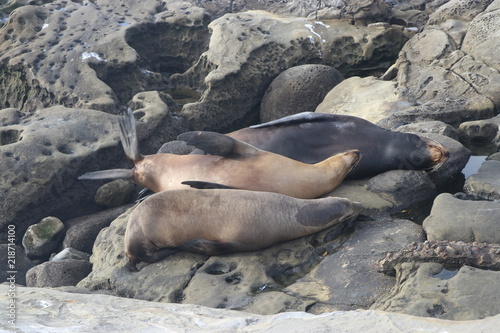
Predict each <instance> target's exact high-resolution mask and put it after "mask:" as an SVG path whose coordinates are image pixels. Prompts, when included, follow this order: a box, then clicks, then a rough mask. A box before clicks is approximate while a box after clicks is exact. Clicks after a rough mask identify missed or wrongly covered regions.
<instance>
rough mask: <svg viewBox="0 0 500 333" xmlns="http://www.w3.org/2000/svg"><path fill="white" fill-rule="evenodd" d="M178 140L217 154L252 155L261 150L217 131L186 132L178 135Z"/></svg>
mask: <svg viewBox="0 0 500 333" xmlns="http://www.w3.org/2000/svg"><path fill="white" fill-rule="evenodd" d="M177 140H179V141H184V142H186V143H187V144H188V145H189V146H195V147H196V148H199V149H201V150H203V151H204V152H205V153H207V154H210V155H217V156H231V155H243V156H252V155H255V154H257V153H258V152H259V149H258V148H255V147H254V146H252V145H249V144H248V143H245V142H242V141H239V140H236V139H233V138H231V137H229V136H227V135H224V134H220V133H215V132H205V131H200V132H186V133H182V134H181V135H179V136H178V137H177Z"/></svg>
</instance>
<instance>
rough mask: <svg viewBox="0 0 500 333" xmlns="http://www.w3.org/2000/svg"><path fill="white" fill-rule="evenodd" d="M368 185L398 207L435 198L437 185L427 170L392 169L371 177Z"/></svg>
mask: <svg viewBox="0 0 500 333" xmlns="http://www.w3.org/2000/svg"><path fill="white" fill-rule="evenodd" d="M366 186H367V188H368V190H370V191H372V192H373V193H377V194H378V195H380V196H381V197H382V198H384V199H385V200H387V201H389V202H391V203H393V205H394V207H395V208H396V209H402V208H406V207H408V206H410V205H412V204H415V203H417V202H420V201H424V200H427V199H430V198H433V197H434V196H435V194H436V186H435V185H434V183H433V182H432V180H431V179H430V178H429V177H428V176H427V174H426V173H425V171H416V170H392V171H388V172H384V173H383V174H380V175H377V176H375V177H373V178H371V179H370V180H369V181H368V182H367V183H366Z"/></svg>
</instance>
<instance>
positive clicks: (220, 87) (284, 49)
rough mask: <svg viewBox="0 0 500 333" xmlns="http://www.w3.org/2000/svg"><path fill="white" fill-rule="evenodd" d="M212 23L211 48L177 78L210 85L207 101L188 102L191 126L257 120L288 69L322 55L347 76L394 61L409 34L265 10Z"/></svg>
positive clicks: (223, 126)
mask: <svg viewBox="0 0 500 333" xmlns="http://www.w3.org/2000/svg"><path fill="white" fill-rule="evenodd" d="M209 28H210V29H211V30H212V35H211V37H210V46H209V49H208V50H207V51H206V52H204V53H203V54H202V56H201V57H200V59H199V61H198V62H197V63H196V64H195V65H194V66H192V67H191V68H190V69H189V70H188V71H186V72H185V73H183V74H175V75H172V77H171V83H172V85H173V87H174V88H175V89H183V90H196V91H202V94H201V98H200V100H199V101H197V102H195V103H188V104H185V105H184V107H183V109H182V112H181V116H183V117H184V118H186V119H187V121H188V122H189V125H190V127H191V128H196V129H197V130H211V131H217V132H230V131H232V130H235V129H238V128H241V127H244V126H248V125H250V124H252V123H256V122H257V120H258V119H257V117H258V115H257V112H256V111H257V109H258V106H259V104H260V102H261V99H262V95H263V94H264V92H265V90H266V89H267V87H268V86H269V85H270V84H271V82H272V80H273V79H274V78H275V77H276V76H277V75H278V74H280V73H281V72H282V71H283V70H285V69H287V68H290V67H293V66H296V65H297V64H303V63H307V62H315V63H321V64H323V65H328V66H332V67H334V68H339V69H340V68H341V69H342V74H343V75H345V74H349V72H350V71H351V70H354V68H355V71H356V72H358V73H359V72H362V71H363V69H368V68H369V69H370V70H373V66H372V65H374V64H375V63H376V64H377V65H376V66H380V64H381V63H385V62H386V61H389V62H390V61H392V60H390V59H391V58H392V59H393V57H394V56H395V54H394V53H392V52H388V51H389V50H396V49H398V47H399V46H400V45H402V43H403V42H404V41H405V40H406V38H407V37H406V35H405V32H404V30H403V29H401V28H396V27H391V26H373V27H365V26H353V25H350V24H349V23H347V22H341V21H335V20H331V21H323V22H319V21H313V20H311V21H309V20H304V19H302V18H281V17H277V16H275V15H271V14H270V13H267V12H263V11H250V12H245V13H235V14H227V15H225V16H223V17H221V18H218V19H216V20H214V21H212V22H211V23H210V25H209ZM332 50H334V52H332ZM249 83H251V86H248V84H249ZM243 87H247V88H243ZM234 105H238V108H237V109H235V108H234Z"/></svg>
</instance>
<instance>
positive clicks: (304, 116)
mask: <svg viewBox="0 0 500 333" xmlns="http://www.w3.org/2000/svg"><path fill="white" fill-rule="evenodd" d="M334 117H335V116H334V115H333V114H328V113H316V112H301V113H297V114H292V115H290V116H286V117H283V118H279V119H276V120H271V121H268V122H267V123H262V124H258V125H252V126H250V128H262V127H269V126H275V125H292V124H300V123H310V122H318V121H325V120H328V121H331V120H332V118H334Z"/></svg>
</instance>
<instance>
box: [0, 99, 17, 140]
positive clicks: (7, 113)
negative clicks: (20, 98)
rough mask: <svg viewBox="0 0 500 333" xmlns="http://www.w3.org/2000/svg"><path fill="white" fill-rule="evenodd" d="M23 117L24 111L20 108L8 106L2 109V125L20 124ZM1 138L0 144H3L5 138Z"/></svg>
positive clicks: (0, 123) (0, 113) (0, 116)
mask: <svg viewBox="0 0 500 333" xmlns="http://www.w3.org/2000/svg"><path fill="white" fill-rule="evenodd" d="M21 117H22V113H21V111H19V110H18V109H15V108H8V109H3V110H0V127H2V126H9V125H15V124H19V122H20V120H21ZM0 140H1V141H0V145H3V144H4V143H3V142H2V141H3V138H2V139H0Z"/></svg>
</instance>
